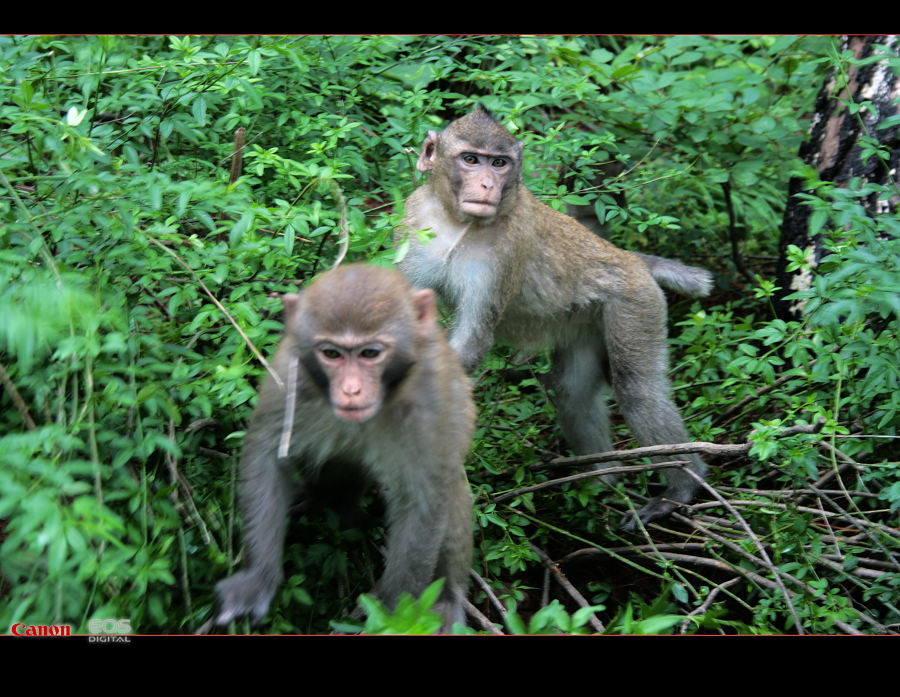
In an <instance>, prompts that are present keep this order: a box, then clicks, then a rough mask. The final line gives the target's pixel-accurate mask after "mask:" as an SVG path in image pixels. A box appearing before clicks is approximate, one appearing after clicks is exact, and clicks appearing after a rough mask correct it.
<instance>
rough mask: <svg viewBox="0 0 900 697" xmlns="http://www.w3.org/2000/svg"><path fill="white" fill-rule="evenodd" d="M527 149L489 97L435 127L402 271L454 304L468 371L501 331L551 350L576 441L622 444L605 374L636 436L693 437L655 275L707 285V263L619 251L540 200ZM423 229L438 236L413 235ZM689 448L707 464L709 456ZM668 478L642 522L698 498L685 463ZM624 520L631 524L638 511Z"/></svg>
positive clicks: (695, 462) (597, 447) (697, 468)
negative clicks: (672, 372) (675, 390)
mask: <svg viewBox="0 0 900 697" xmlns="http://www.w3.org/2000/svg"><path fill="white" fill-rule="evenodd" d="M522 149H523V145H522V143H520V142H518V141H517V140H516V139H515V138H513V136H512V135H510V133H509V132H508V131H507V130H506V129H505V128H503V126H502V125H501V124H500V123H498V122H497V120H496V119H495V118H494V117H493V116H492V115H491V114H490V112H488V111H487V110H486V109H485V108H484V107H482V106H481V105H480V104H479V105H478V106H477V107H476V108H475V110H474V111H472V112H470V113H469V114H468V115H466V116H464V117H462V118H460V119H457V120H456V121H453V122H452V123H450V125H449V126H447V128H446V129H445V130H443V131H442V132H440V133H437V132H435V131H429V132H428V136H427V137H426V138H425V142H424V144H423V145H422V153H421V155H420V157H419V160H418V163H417V165H416V166H417V168H418V170H419V171H420V172H427V171H431V175H430V176H429V179H428V181H427V182H426V183H425V184H423V185H422V186H420V187H419V188H418V189H416V191H414V192H413V194H412V195H411V196H410V197H409V198H408V199H407V201H406V219H405V220H404V229H402V230H398V232H397V234H396V238H395V242H396V243H397V244H399V243H400V242H401V241H402V240H403V239H405V238H408V239H409V244H410V247H409V251H408V253H407V255H406V256H405V258H404V259H403V260H402V261H401V262H400V268H401V270H402V271H403V272H404V273H406V275H407V276H408V277H409V278H410V279H411V280H412V282H413V283H414V284H415V285H417V286H420V287H425V288H434V289H435V290H437V292H438V293H439V294H440V295H441V297H442V298H443V299H444V300H445V301H446V302H447V303H448V304H449V305H450V306H451V307H452V309H453V310H454V324H453V330H452V333H451V339H450V344H451V346H452V347H453V349H454V350H455V351H456V352H457V353H458V354H459V356H460V358H461V360H462V362H463V366H464V367H465V368H466V370H468V371H472V370H473V369H474V368H476V367H477V366H478V364H479V363H480V362H481V360H482V359H483V358H484V355H485V353H487V351H488V350H489V349H490V348H491V345H492V344H493V343H494V341H498V342H500V343H504V344H507V345H510V346H513V347H516V348H519V349H524V350H528V351H533V350H539V349H543V348H551V349H552V362H553V370H552V373H551V377H550V383H551V387H552V388H553V389H554V391H555V395H556V399H555V402H556V404H557V409H558V412H559V418H560V423H561V427H562V430H563V433H564V435H565V437H566V440H567V441H568V443H569V446H570V447H571V448H572V450H573V451H574V452H575V453H578V454H588V453H594V452H600V451H606V450H612V449H613V444H612V438H611V436H610V428H609V419H608V416H607V409H606V405H605V396H604V394H603V392H604V391H605V387H606V386H607V385H611V386H612V390H613V393H614V394H615V397H616V401H617V403H618V405H619V408H620V409H621V410H622V412H623V414H624V416H625V420H626V421H627V423H628V426H629V427H630V428H631V430H632V432H633V433H634V435H635V436H636V438H637V440H638V442H639V443H640V444H641V445H653V444H660V443H670V442H682V441H686V440H688V436H687V431H686V429H685V427H684V424H683V422H682V420H681V416H680V415H679V414H678V410H677V409H676V407H675V405H674V404H673V403H672V400H671V399H670V397H669V391H670V387H669V381H668V379H667V377H666V371H667V369H668V348H667V344H666V334H667V331H666V299H665V296H664V295H663V293H662V290H660V287H659V285H657V283H661V284H662V285H664V286H666V287H667V288H672V289H674V290H678V291H680V292H682V293H686V294H688V295H706V294H707V293H708V292H709V287H710V275H709V273H708V272H706V271H705V270H703V269H699V268H696V267H691V266H685V265H684V264H681V263H679V262H676V261H672V260H669V259H664V258H661V257H655V256H650V255H638V254H633V253H631V252H627V251H625V250H622V249H619V248H618V247H616V246H615V245H613V244H612V243H610V242H608V241H607V240H604V239H602V238H600V237H597V236H596V235H594V234H592V233H590V232H589V231H588V230H587V229H585V228H584V227H582V226H581V225H579V224H578V223H576V222H575V221H574V220H573V219H572V218H570V217H568V216H566V215H563V214H562V213H559V212H557V211H555V210H553V209H552V208H550V207H548V206H546V205H544V204H542V203H541V202H539V201H538V200H537V199H536V198H535V197H534V195H533V194H532V193H531V192H530V191H529V190H528V189H527V188H526V187H525V185H524V184H523V183H522ZM423 229H429V230H430V231H431V233H433V235H434V237H433V238H432V239H431V240H430V241H427V242H421V241H420V240H419V239H418V238H417V237H416V235H415V234H414V233H413V231H415V230H423ZM690 459H691V464H690V465H689V467H690V469H691V470H693V471H694V472H695V473H696V474H698V475H700V476H701V477H702V476H704V475H705V473H706V469H707V467H706V464H705V463H704V462H703V460H701V459H700V457H699V456H697V455H692V456H691V458H690ZM613 464H616V463H608V464H606V465H602V466H601V467H609V466H611V465H613ZM666 476H667V481H668V487H667V488H666V490H665V492H664V493H663V495H662V496H661V497H659V498H655V499H652V500H651V501H650V502H649V503H648V504H647V505H646V506H644V508H642V509H641V510H640V511H639V512H638V515H639V516H640V518H641V520H642V521H643V522H645V523H647V522H650V521H652V520H655V519H657V518H661V517H663V516H665V515H668V514H669V513H670V512H671V511H672V510H673V509H674V508H675V505H676V503H675V502H681V503H687V502H689V501H690V500H691V498H692V496H693V493H694V490H695V488H696V486H697V485H696V483H695V481H694V479H693V478H692V477H691V476H690V474H688V473H687V472H684V471H682V470H681V469H677V468H676V469H670V470H667V475H666ZM623 527H625V529H629V530H633V529H635V528H636V522H635V520H633V519H632V518H631V517H630V516H629V517H627V518H626V520H625V522H624V523H623Z"/></svg>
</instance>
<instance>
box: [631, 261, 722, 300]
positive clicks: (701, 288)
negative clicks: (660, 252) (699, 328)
mask: <svg viewBox="0 0 900 697" xmlns="http://www.w3.org/2000/svg"><path fill="white" fill-rule="evenodd" d="M636 254H637V256H639V257H640V258H641V260H642V261H643V262H644V263H645V264H646V265H647V268H648V269H649V270H650V275H651V276H653V280H654V281H656V282H657V283H659V285H661V286H662V287H663V288H668V289H669V290H674V291H675V292H676V293H681V294H682V295H686V296H688V297H690V298H700V297H703V296H706V295H709V291H710V290H712V274H711V273H710V272H709V271H707V270H706V269H701V268H700V267H698V266H688V265H687V264H682V263H681V262H680V261H675V260H674V259H666V258H664V257H657V256H653V255H652V254H641V253H640V252H636Z"/></svg>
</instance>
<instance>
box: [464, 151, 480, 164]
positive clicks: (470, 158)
mask: <svg viewBox="0 0 900 697" xmlns="http://www.w3.org/2000/svg"><path fill="white" fill-rule="evenodd" d="M462 159H463V162H465V163H466V164H467V165H476V164H478V157H477V156H475V155H472V154H471V153H466V154H465V155H463V156H462Z"/></svg>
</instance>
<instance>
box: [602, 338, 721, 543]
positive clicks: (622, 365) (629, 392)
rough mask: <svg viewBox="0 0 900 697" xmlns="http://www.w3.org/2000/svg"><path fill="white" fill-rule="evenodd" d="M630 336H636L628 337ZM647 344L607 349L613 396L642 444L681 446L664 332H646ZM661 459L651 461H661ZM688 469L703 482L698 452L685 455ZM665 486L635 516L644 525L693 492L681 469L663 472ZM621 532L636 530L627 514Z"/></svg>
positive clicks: (684, 432) (685, 437)
mask: <svg viewBox="0 0 900 697" xmlns="http://www.w3.org/2000/svg"><path fill="white" fill-rule="evenodd" d="M631 335H632V336H633V335H634V334H631ZM644 336H645V340H644V341H642V342H634V343H632V344H631V345H629V346H624V345H620V346H618V347H617V351H618V352H617V353H613V351H612V350H610V357H611V361H610V364H611V374H612V385H613V392H614V393H615V397H616V402H617V404H618V405H619V408H620V409H621V410H622V414H623V415H624V417H625V421H626V423H627V424H628V427H629V428H630V429H631V432H632V433H633V434H634V436H635V438H636V439H637V441H638V443H639V444H640V445H659V444H664V443H682V442H685V441H688V440H690V438H689V436H688V433H687V429H686V428H685V426H684V422H683V421H682V419H681V415H680V414H679V413H678V408H677V407H676V406H675V404H674V402H673V401H672V399H671V398H670V397H669V391H670V386H669V380H668V378H667V377H666V371H667V366H668V347H667V344H666V338H665V328H664V327H662V326H661V327H660V328H659V330H658V331H656V332H653V331H651V330H650V329H647V328H645V333H644ZM664 459H665V458H654V461H656V462H659V461H662V460H664ZM689 459H690V464H689V465H688V468H689V469H690V470H692V471H693V472H694V473H696V474H697V475H699V476H700V477H701V478H702V477H704V476H705V475H706V471H707V466H706V463H705V462H703V460H701V459H700V457H699V456H698V455H696V454H694V455H691V456H689ZM665 477H666V483H667V487H666V489H665V491H664V492H663V494H662V496H659V497H657V498H654V499H651V500H650V501H649V502H648V503H647V505H646V506H644V507H643V508H642V509H641V510H640V511H638V513H637V515H638V517H640V519H641V521H643V522H644V523H649V522H651V521H653V520H657V519H659V518H662V517H664V516H666V515H668V514H669V513H671V512H672V511H673V510H674V509H675V508H676V506H677V504H678V503H688V502H690V500H691V499H692V498H693V495H694V492H695V490H696V489H697V483H696V480H695V479H694V478H693V477H692V476H691V475H690V474H688V473H687V472H685V471H684V470H682V469H681V468H672V469H667V470H666V471H665ZM622 527H623V529H625V530H630V531H633V530H636V529H637V521H635V520H634V518H633V516H632V515H631V514H629V515H627V516H626V517H625V520H624V521H623V522H622Z"/></svg>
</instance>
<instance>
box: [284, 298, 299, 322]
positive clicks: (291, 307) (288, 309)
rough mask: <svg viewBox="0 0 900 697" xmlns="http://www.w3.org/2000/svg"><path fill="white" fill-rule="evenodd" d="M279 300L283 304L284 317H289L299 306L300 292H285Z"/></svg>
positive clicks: (295, 312)
mask: <svg viewBox="0 0 900 697" xmlns="http://www.w3.org/2000/svg"><path fill="white" fill-rule="evenodd" d="M281 302H282V304H283V305H284V318H285V319H286V320H287V319H290V318H291V317H293V316H294V315H296V314H297V308H299V307H300V293H285V294H284V295H282V296H281Z"/></svg>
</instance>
